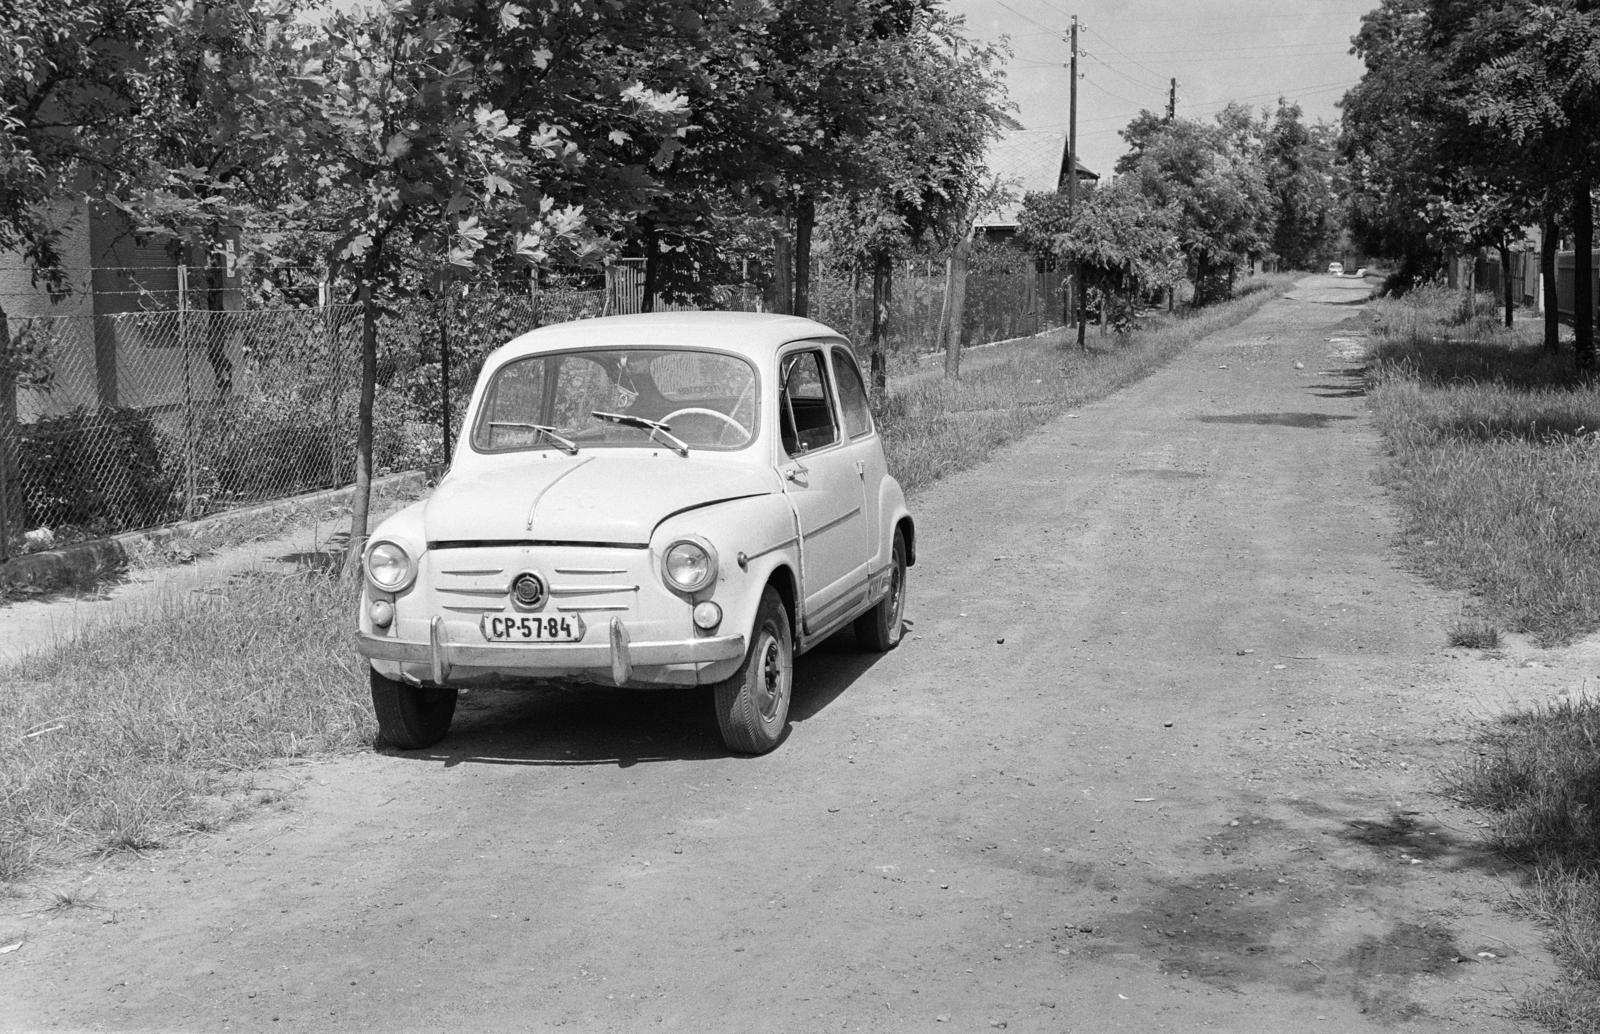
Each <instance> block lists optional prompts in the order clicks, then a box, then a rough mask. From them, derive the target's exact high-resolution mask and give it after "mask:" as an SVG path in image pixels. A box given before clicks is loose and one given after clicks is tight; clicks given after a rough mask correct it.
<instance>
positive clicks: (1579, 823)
mask: <svg viewBox="0 0 1600 1034" xmlns="http://www.w3.org/2000/svg"><path fill="white" fill-rule="evenodd" d="M1451 782H1452V789H1453V790H1454V791H1455V793H1456V795H1457V796H1458V797H1459V798H1460V799H1461V800H1462V801H1464V802H1465V803H1467V804H1469V805H1472V806H1473V807H1477V808H1481V809H1483V810H1485V811H1488V812H1491V813H1493V814H1494V815H1495V816H1496V821H1495V824H1494V827H1493V831H1492V834H1491V842H1492V844H1493V846H1494V847H1495V849H1496V850H1497V851H1499V852H1500V853H1502V854H1503V855H1505V856H1506V857H1508V858H1510V859H1512V860H1514V861H1516V862H1519V863H1521V864H1523V865H1525V866H1527V871H1528V874H1529V875H1528V879H1527V881H1526V883H1525V884H1524V886H1523V887H1522V889H1521V890H1519V891H1517V892H1515V893H1513V894H1512V897H1511V907H1512V908H1513V909H1514V910H1515V911H1517V912H1520V913H1521V914H1523V915H1525V916H1527V917H1529V918H1531V919H1534V920H1536V921H1538V922H1539V923H1541V924H1542V925H1544V926H1545V927H1546V928H1547V929H1548V930H1549V931H1550V933H1549V944H1550V949H1551V951H1552V952H1553V953H1554V954H1555V956H1556V958H1557V960H1559V962H1560V963H1561V965H1562V968H1563V974H1562V977H1561V978H1560V979H1558V980H1556V981H1554V982H1553V983H1551V984H1548V985H1545V986H1542V987H1536V988H1533V989H1531V990H1529V991H1527V992H1525V993H1524V994H1522V995H1521V996H1520V997H1519V999H1518V1005H1517V1011H1518V1013H1519V1015H1520V1016H1521V1017H1523V1018H1525V1019H1529V1020H1534V1021H1536V1022H1538V1023H1541V1024H1544V1025H1545V1026H1547V1027H1549V1028H1550V1029H1552V1030H1557V1031H1586V1032H1587V1031H1595V1030H1600V703H1597V702H1596V701H1595V700H1594V699H1593V698H1590V697H1580V698H1578V699H1576V700H1566V701H1561V702H1558V703H1555V704H1550V705H1546V706H1541V707H1537V708H1535V709H1533V710H1530V711H1521V712H1517V713H1514V714H1511V715H1508V716H1507V717H1505V718H1502V719H1500V720H1499V721H1496V722H1494V723H1492V724H1490V725H1488V726H1487V727H1485V728H1484V729H1483V730H1482V731H1481V732H1480V735H1479V737H1478V740H1477V744H1476V755H1475V756H1474V757H1473V758H1471V759H1470V760H1469V761H1467V762H1466V763H1464V764H1463V765H1462V766H1461V768H1460V770H1459V771H1458V772H1456V773H1454V774H1453V776H1452V777H1451Z"/></svg>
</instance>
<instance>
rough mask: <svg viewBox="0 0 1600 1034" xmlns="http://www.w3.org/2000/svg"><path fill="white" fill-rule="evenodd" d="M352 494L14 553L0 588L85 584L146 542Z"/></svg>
mask: <svg viewBox="0 0 1600 1034" xmlns="http://www.w3.org/2000/svg"><path fill="white" fill-rule="evenodd" d="M426 484H427V476H426V475H425V474H424V473H423V472H422V471H420V470H408V471H404V472H402V473H399V474H390V475H388V476H387V477H381V478H374V479H373V481H372V488H373V490H374V491H378V490H380V489H405V488H413V487H414V488H422V487H424V486H425V485H426ZM354 493H355V489H354V487H352V486H345V487H344V488H328V489H323V490H322V491H320V492H308V493H306V494H305V495H297V496H290V497H289V498H287V499H276V500H273V501H272V502H270V503H262V504H259V505H257V506H248V507H244V508H242V509H238V510H225V511H223V512H222V513H214V514H211V515H210V516H207V517H202V518H199V519H198V520H193V521H183V522H180V523H177V524H168V525H163V526H162V527H159V528H145V529H143V530H140V531H129V532H123V533H122V534H120V535H113V536H111V537H110V538H103V539H93V540H91V541H89V542H75V543H73V544H72V545H70V546H63V547H62V548H61V549H50V550H45V551H44V552H41V553H28V554H26V555H24V556H18V557H12V558H11V559H10V560H7V561H6V562H5V563H3V564H0V589H8V588H20V589H26V590H28V591H30V592H45V591H49V590H51V589H59V588H63V587H66V586H70V585H83V584H86V583H89V582H92V581H94V580H95V579H97V578H103V577H105V576H107V575H110V574H114V573H116V572H117V571H120V570H121V569H122V568H123V567H125V566H126V565H127V563H128V554H129V552H130V551H131V550H134V549H137V548H138V547H139V546H141V545H144V544H146V543H148V544H150V545H161V544H162V543H164V542H170V541H172V540H173V539H176V538H179V537H181V536H183V535H186V534H192V533H194V532H195V531H196V530H197V529H200V528H206V529H214V528H227V527H228V526H230V525H242V524H245V523H247V522H249V521H253V520H258V519H260V518H262V517H267V516H271V515H273V514H278V513H289V512H291V511H294V510H311V509H317V508H321V507H331V506H340V505H343V504H345V503H347V502H348V501H349V500H350V497H351V496H352V495H353V494H354Z"/></svg>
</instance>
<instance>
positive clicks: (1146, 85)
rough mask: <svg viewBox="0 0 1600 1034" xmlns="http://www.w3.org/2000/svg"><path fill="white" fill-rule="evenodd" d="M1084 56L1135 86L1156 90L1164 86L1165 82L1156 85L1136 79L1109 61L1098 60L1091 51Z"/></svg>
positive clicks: (1164, 77) (1163, 77)
mask: <svg viewBox="0 0 1600 1034" xmlns="http://www.w3.org/2000/svg"><path fill="white" fill-rule="evenodd" d="M1084 56H1085V57H1087V58H1088V59H1089V60H1091V61H1093V62H1094V63H1095V64H1097V65H1099V66H1100V67H1101V68H1104V69H1105V70H1106V71H1108V72H1111V73H1113V74H1116V75H1120V76H1122V78H1124V79H1126V80H1128V82H1130V83H1132V84H1133V85H1135V86H1141V87H1144V88H1145V89H1147V90H1156V89H1161V88H1162V87H1164V86H1165V85H1166V83H1165V82H1162V83H1161V84H1160V85H1157V84H1155V83H1148V82H1145V81H1144V80H1142V79H1136V78H1134V77H1133V76H1131V75H1129V74H1128V73H1127V72H1124V71H1123V70H1122V69H1120V68H1118V67H1116V66H1115V65H1112V64H1109V63H1107V62H1105V61H1102V60H1100V58H1099V57H1097V56H1096V55H1095V54H1093V53H1090V52H1086V53H1085V55H1084ZM1166 78H1169V77H1167V76H1162V79H1163V80H1164V79H1166Z"/></svg>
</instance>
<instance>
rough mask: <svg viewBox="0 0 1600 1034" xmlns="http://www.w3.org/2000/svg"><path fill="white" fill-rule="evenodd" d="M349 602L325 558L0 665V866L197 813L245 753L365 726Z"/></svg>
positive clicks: (198, 825) (21, 870) (217, 795)
mask: <svg viewBox="0 0 1600 1034" xmlns="http://www.w3.org/2000/svg"><path fill="white" fill-rule="evenodd" d="M353 606H354V599H353V596H352V594H351V593H350V591H349V590H348V589H347V588H346V587H344V586H342V585H341V584H340V583H339V582H337V581H336V580H333V579H330V578H329V577H327V576H326V575H324V574H321V573H318V572H309V571H308V572H306V573H303V574H299V575H294V576H284V575H262V576H260V577H254V578H247V579H243V580H239V581H236V582H234V583H232V584H229V585H226V586H221V587H218V589H217V591H215V592H206V593H195V594H190V595H188V596H184V597H173V598H168V599H166V600H164V601H163V602H162V603H160V604H159V605H157V606H155V607H153V608H152V609H151V610H150V611H149V612H148V613H146V614H144V615H142V616H140V617H139V618H137V619H136V620H134V621H132V622H130V623H129V624H126V625H115V626H107V627H104V628H98V629H95V630H92V631H90V632H88V633H86V634H84V635H82V636H81V637H79V638H77V639H75V640H73V641H71V642H66V643H62V644H60V645H59V646H57V647H56V648H55V649H53V650H51V651H48V652H45V653H42V654H38V655H35V656H33V657H31V658H29V659H25V660H24V661H22V662H20V663H18V664H16V665H14V666H12V667H10V668H8V669H6V670H4V671H0V685H3V686H4V687H5V691H4V692H3V693H0V743H3V744H4V749H0V881H6V882H10V881H15V880H18V879H20V878H22V877H23V876H25V875H26V874H27V873H28V872H29V871H30V870H32V869H33V868H34V867H35V866H36V865H38V864H40V863H49V862H51V861H55V860H59V859H61V858H64V857H67V856H69V855H80V854H83V853H89V854H103V853H107V852H114V851H119V850H129V849H132V850H138V849H141V848H145V847H152V846H155V845H158V844H161V843H164V842H166V841H168V840H170V839H171V838H172V837H173V836H174V835H177V834H181V833H183V832H184V831H187V830H195V829H206V828H211V827H213V826H215V825H216V824H218V823H219V822H221V821H224V820H226V818H227V817H228V816H229V815H230V814H231V812H232V810H233V808H234V807H235V806H236V805H237V804H238V803H239V800H240V796H239V795H240V794H241V793H242V794H244V795H245V796H246V797H248V795H249V791H250V790H251V787H250V786H249V781H248V776H247V773H248V772H249V771H250V770H251V769H253V768H255V767H256V766H259V765H261V764H263V763H265V762H268V761H272V760H278V759H284V758H294V757H302V756H306V755H310V754H316V753H322V752H326V751H330V750H341V749H349V748H351V747H353V746H356V745H357V744H360V743H365V742H370V741H371V737H372V720H371V718H370V717H369V709H368V707H367V705H366V703H365V700H364V697H365V693H364V687H365V682H364V680H361V679H359V678H358V677H357V676H358V673H357V672H356V670H355V666H354V664H355V658H354V656H353V654H352V653H351V649H350V628H351V620H350V617H349V615H350V613H351V612H352V608H353ZM358 690H360V691H361V692H358Z"/></svg>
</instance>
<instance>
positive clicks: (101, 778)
mask: <svg viewBox="0 0 1600 1034" xmlns="http://www.w3.org/2000/svg"><path fill="white" fill-rule="evenodd" d="M1256 281H1257V283H1258V286H1256V287H1255V290H1253V291H1252V292H1251V294H1250V296H1249V297H1246V298H1243V299H1240V300H1237V301H1234V302H1232V303H1229V304H1226V305H1221V306H1217V307H1215V308H1213V309H1207V310H1203V311H1202V312H1200V313H1198V314H1196V315H1195V316H1193V317H1191V318H1187V319H1168V318H1165V317H1163V318H1162V319H1161V320H1160V321H1158V324H1157V325H1156V326H1155V327H1153V328H1152V329H1151V330H1149V331H1147V332H1143V333H1136V334H1134V335H1132V336H1131V337H1129V338H1126V339H1121V338H1116V339H1114V338H1106V339H1098V340H1097V341H1096V342H1095V345H1096V347H1095V348H1094V349H1092V350H1089V351H1079V350H1078V349H1077V348H1076V347H1063V346H1062V344H1061V342H1060V341H1059V340H1057V341H1055V342H1041V343H1040V344H1039V345H1037V346H1036V347H1033V348H1030V349H1027V350H1025V351H1024V352H1023V353H1022V354H1020V355H1019V356H1017V357H1015V358H1012V359H1010V360H1008V361H1007V362H1004V363H1000V364H996V365H995V366H991V367H987V368H984V369H982V370H979V371H976V372H974V373H973V374H971V375H969V376H967V377H963V378H961V379H960V380H959V381H955V382H951V383H948V384H946V383H943V382H938V383H931V384H925V385H922V386H919V387H917V388H915V389H912V390H910V391H908V392H906V393H905V394H904V395H899V396H891V398H890V399H889V401H888V402H887V404H886V405H885V406H884V407H883V408H882V413H881V422H882V426H883V431H884V437H885V439H886V444H887V447H888V449H889V451H890V453H891V464H892V466H893V468H894V469H895V470H896V472H897V473H898V474H899V475H900V476H901V478H902V480H903V481H904V482H905V483H906V484H907V485H908V487H911V488H916V487H921V486H925V485H927V484H929V483H930V482H932V481H934V480H936V479H937V478H940V477H943V476H945V475H946V474H949V473H951V472H952V471H954V470H958V469H962V468H964V467H969V466H973V465H976V464H978V463H981V462H982V461H983V459H984V458H985V457H986V456H987V455H988V454H989V452H990V451H992V450H993V449H994V448H995V447H996V446H998V445H1000V444H1002V443H1004V442H1006V441H1010V440H1012V439H1015V438H1017V437H1019V436H1020V435H1022V434H1025V433H1026V432H1027V431H1028V430H1029V429H1031V428H1033V427H1036V426H1038V425H1039V424H1040V423H1042V422H1043V421H1045V420H1047V419H1049V418H1050V417H1051V416H1053V415H1055V414H1056V413H1059V412H1061V411H1062V410H1063V409H1065V408H1067V407H1069V406H1075V405H1081V404H1082V403H1084V402H1086V401H1089V400H1091V399H1094V398H1099V397H1102V396H1104V395H1107V394H1110V393H1111V392H1112V391H1115V390H1116V389H1117V388H1118V387H1120V386H1122V385H1124V384H1127V383H1129V382H1131V381H1133V380H1135V379H1136V378H1138V377H1140V376H1143V375H1144V374H1146V373H1148V372H1150V371H1151V370H1153V369H1155V368H1156V367H1157V366H1158V365H1160V364H1161V363H1162V362H1165V361H1166V360H1167V359H1169V358H1171V357H1172V356H1173V355H1175V354H1177V353H1178V352H1179V351H1181V350H1182V349H1183V348H1185V347H1187V346H1188V345H1190V344H1191V343H1193V342H1194V341H1195V340H1196V339H1198V338H1199V337H1202V336H1204V335H1206V334H1208V333H1212V332H1215V331H1217V330H1219V329H1222V328H1223V327H1226V326H1230V325H1232V324H1234V323H1237V322H1239V321H1240V320H1242V319H1244V318H1245V317H1246V316H1248V315H1249V314H1250V313H1252V312H1254V311H1255V310H1256V309H1258V308H1260V307H1261V305H1263V304H1265V303H1266V302H1267V301H1270V300H1271V299H1272V298H1274V297H1277V296H1278V295H1279V294H1281V293H1282V290H1283V289H1284V288H1286V286H1287V285H1288V284H1289V283H1290V282H1291V278H1289V277H1276V278H1260V277H1258V278H1256ZM354 607H355V598H354V592H353V590H351V589H350V588H349V587H347V586H344V585H342V584H340V583H339V582H338V581H337V580H334V579H332V578H330V577H329V576H328V575H326V574H323V573H319V572H315V571H305V572H301V573H298V574H294V575H278V574H259V575H256V576H253V577H248V578H243V579H238V580H235V581H233V582H231V583H228V584H226V585H221V586H217V587H215V590H214V591H209V592H205V593H196V594H189V595H185V596H173V597H169V598H167V599H165V600H163V601H161V603H160V604H159V605H156V606H154V607H153V608H152V609H151V610H150V611H149V612H148V613H145V614H142V615H139V616H137V617H136V618H135V619H134V620H131V621H129V622H128V623H126V624H123V625H118V626H114V627H111V626H108V627H103V628H98V629H95V630H92V631H90V632H88V633H87V634H84V635H82V636H80V637H79V638H77V639H74V640H73V641H71V642H66V643H62V644H59V645H58V646H57V647H56V648H55V649H53V650H51V651H49V652H47V653H44V654H40V655H37V656H34V657H32V658H30V659H28V660H26V661H24V662H22V663H20V664H18V665H15V666H13V667H10V668H8V669H0V883H6V884H14V883H16V882H18V881H20V880H22V879H24V878H26V877H27V876H28V874H29V873H31V872H34V871H37V870H38V869H40V868H42V867H47V866H49V865H51V864H53V863H55V862H57V861H60V860H62V859H64V858H67V857H70V856H80V855H82V854H84V853H89V854H96V853H107V852H115V851H123V850H140V849H143V848H146V847H153V846H157V845H160V844H163V843H166V842H168V841H170V840H171V839H172V838H173V837H175V836H181V835H183V834H185V833H186V832H190V831H196V830H204V829H210V828H214V827H215V826H217V825H219V824H220V823H222V822H225V821H227V820H228V819H229V818H230V817H231V816H232V815H233V814H234V812H235V811H236V810H237V809H239V808H248V807H251V806H252V804H253V800H254V795H253V793H252V790H253V788H252V785H251V779H252V774H253V773H254V772H255V771H258V770H259V768H260V766H263V765H265V764H268V763H271V762H273V761H276V760H282V759H286V758H296V757H303V756H307V755H312V754H321V753H327V752H337V751H345V750H352V749H355V748H358V747H360V746H363V745H365V744H367V743H370V742H371V740H372V735H373V731H374V727H373V720H372V718H371V715H370V708H369V705H368V702H367V699H366V680H365V679H364V678H362V673H361V671H360V670H359V661H358V659H357V657H356V655H355V653H354V651H353V649H352V646H351V641H350V630H351V628H352V627H353V620H352V618H351V614H352V613H353V610H354Z"/></svg>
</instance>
